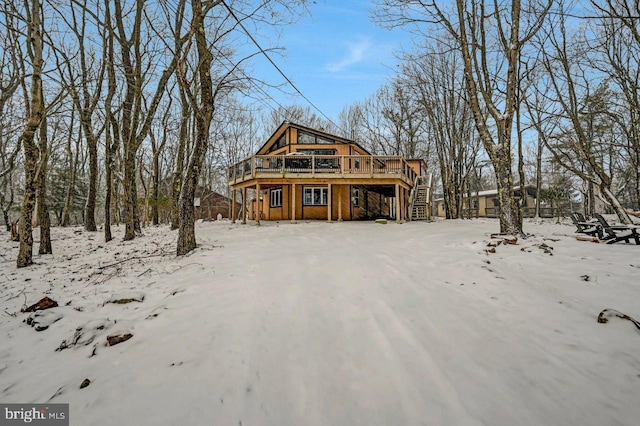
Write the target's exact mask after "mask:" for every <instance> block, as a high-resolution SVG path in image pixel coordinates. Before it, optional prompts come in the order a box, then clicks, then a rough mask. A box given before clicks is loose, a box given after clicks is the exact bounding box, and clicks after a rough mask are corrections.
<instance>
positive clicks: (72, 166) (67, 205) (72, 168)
mask: <svg viewBox="0 0 640 426" xmlns="http://www.w3.org/2000/svg"><path fill="white" fill-rule="evenodd" d="M74 121H75V109H72V110H71V123H70V124H69V135H68V137H67V157H69V169H68V172H67V173H68V174H69V184H68V186H67V191H66V194H65V197H64V207H63V208H62V213H61V214H60V226H69V222H70V218H69V211H70V210H71V201H72V199H73V190H74V189H75V186H76V166H77V164H78V155H79V151H80V135H78V141H77V142H76V155H75V158H74V155H73V150H72V149H71V139H72V135H73V131H71V130H72V129H73V123H74Z"/></svg>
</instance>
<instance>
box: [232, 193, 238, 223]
mask: <svg viewBox="0 0 640 426" xmlns="http://www.w3.org/2000/svg"><path fill="white" fill-rule="evenodd" d="M236 191H237V190H236V189H232V190H231V223H236Z"/></svg>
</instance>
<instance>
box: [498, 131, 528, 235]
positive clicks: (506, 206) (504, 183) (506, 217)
mask: <svg viewBox="0 0 640 426" xmlns="http://www.w3.org/2000/svg"><path fill="white" fill-rule="evenodd" d="M494 170H495V173H496V183H497V189H498V205H499V206H500V212H499V214H498V217H499V218H500V233H502V234H511V235H520V234H521V233H522V224H521V223H520V222H519V220H520V219H519V214H518V205H517V203H516V202H515V195H514V193H513V176H512V173H511V153H510V147H509V145H508V143H507V144H505V143H501V144H500V146H499V147H498V148H497V149H496V151H495V162H494Z"/></svg>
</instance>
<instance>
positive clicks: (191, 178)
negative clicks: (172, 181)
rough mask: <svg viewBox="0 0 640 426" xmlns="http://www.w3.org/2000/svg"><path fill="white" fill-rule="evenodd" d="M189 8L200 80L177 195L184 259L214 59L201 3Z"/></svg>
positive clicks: (192, 243) (209, 112) (190, 242)
mask: <svg viewBox="0 0 640 426" xmlns="http://www.w3.org/2000/svg"><path fill="white" fill-rule="evenodd" d="M191 6H192V9H193V21H192V25H193V27H194V29H195V31H194V38H195V42H196V49H197V52H198V67H197V74H198V78H199V80H200V84H199V86H198V89H199V95H200V96H199V102H200V105H199V107H198V108H196V105H193V110H194V113H195V114H194V115H195V125H196V137H195V141H194V144H193V153H192V155H191V158H190V159H189V163H188V166H187V170H186V172H185V179H184V183H183V184H182V191H180V200H179V203H180V208H179V221H180V225H179V226H178V243H177V250H176V252H177V255H178V256H182V255H185V254H187V253H189V252H190V251H191V250H193V249H195V248H196V235H195V211H194V206H193V201H194V197H195V191H196V186H197V184H198V179H199V177H200V170H201V169H202V163H203V162H204V157H205V154H206V153H207V147H208V145H209V129H210V127H211V120H212V117H213V110H214V95H213V81H212V78H211V64H212V62H213V55H212V53H211V50H210V49H209V44H208V42H207V36H206V29H205V26H204V14H205V13H206V12H203V10H202V2H201V0H192V2H191ZM182 83H183V84H184V81H182Z"/></svg>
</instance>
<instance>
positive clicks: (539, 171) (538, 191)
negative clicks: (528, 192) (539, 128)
mask: <svg viewBox="0 0 640 426" xmlns="http://www.w3.org/2000/svg"><path fill="white" fill-rule="evenodd" d="M543 148H544V145H543V143H542V141H541V140H540V136H538V152H537V153H536V218H540V195H541V192H542V191H541V189H542V188H541V186H542V150H543Z"/></svg>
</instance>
